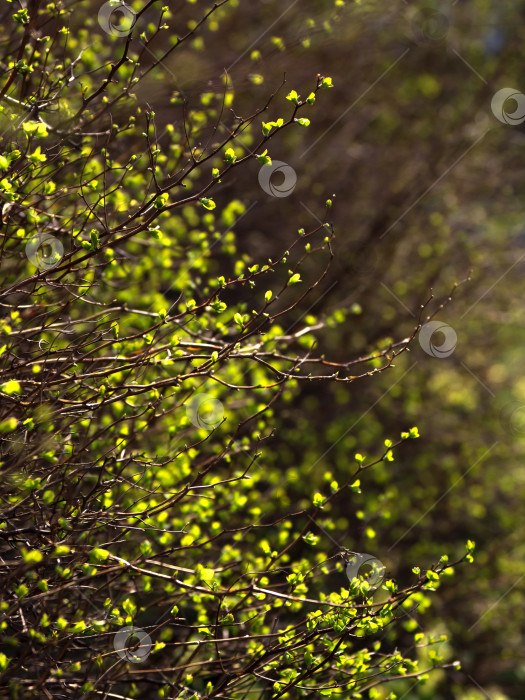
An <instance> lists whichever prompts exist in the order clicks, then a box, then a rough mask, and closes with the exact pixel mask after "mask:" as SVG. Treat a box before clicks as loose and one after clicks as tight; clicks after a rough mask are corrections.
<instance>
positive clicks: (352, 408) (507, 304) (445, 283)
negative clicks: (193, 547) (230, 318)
mask: <svg viewBox="0 0 525 700" xmlns="http://www.w3.org/2000/svg"><path fill="white" fill-rule="evenodd" d="M229 12H230V14H229V16H227V17H226V19H225V23H223V24H221V28H220V32H218V33H217V34H214V33H213V32H206V33H205V44H206V51H203V52H201V53H200V54H199V50H198V49H199V47H198V46H196V47H195V51H188V52H187V60H184V56H183V55H182V57H181V54H178V57H177V59H174V63H173V65H170V70H171V71H172V72H173V86H170V89H171V87H173V88H174V89H177V90H179V91H181V93H182V94H183V95H184V96H185V97H187V98H188V99H190V100H191V99H192V98H194V97H196V96H198V95H199V94H200V93H201V92H202V90H203V89H205V86H206V85H207V84H211V83H210V81H212V83H213V84H217V82H218V81H219V79H220V72H221V70H222V69H223V68H224V69H228V73H229V76H230V80H231V86H232V88H233V90H234V92H235V103H234V109H235V114H237V115H239V114H240V115H246V114H247V113H251V110H252V109H253V105H254V104H260V103H261V102H262V101H264V100H265V99H266V98H267V97H268V96H269V95H270V94H271V93H273V92H274V91H275V90H277V89H279V88H280V89H281V90H286V92H284V93H283V94H286V93H287V92H288V91H289V90H290V89H295V90H297V91H298V92H299V93H301V94H302V95H306V94H307V93H308V92H309V90H310V87H311V85H312V79H313V78H314V76H315V74H316V73H321V74H323V75H330V76H331V77H332V78H333V82H334V88H333V89H332V90H330V91H328V92H327V93H326V99H325V100H324V101H323V104H322V107H321V106H319V108H318V109H317V110H316V113H315V116H313V117H312V124H311V126H310V128H309V129H306V130H299V129H297V130H292V131H289V132H287V133H286V134H285V135H284V136H283V137H281V139H280V141H279V142H278V143H273V146H272V151H271V155H272V158H274V159H279V160H282V161H284V162H286V163H288V164H289V165H290V166H292V167H293V168H294V170H295V172H296V174H297V185H296V188H295V189H294V191H293V193H292V194H290V196H288V197H286V198H285V197H282V198H281V197H270V196H268V195H266V194H265V193H264V192H263V191H262V190H261V188H260V187H259V184H258V180H257V164H256V163H254V164H253V167H252V166H248V167H247V168H246V173H245V177H243V178H240V179H238V181H237V182H236V183H235V182H234V183H231V182H230V184H228V185H227V186H226V185H225V186H224V190H223V192H221V191H220V190H219V191H218V192H216V193H215V194H214V196H215V200H216V201H217V203H218V206H220V202H221V198H223V199H224V202H227V201H229V199H231V197H232V196H236V197H240V198H241V199H242V200H243V201H244V202H245V203H246V204H247V206H251V209H250V210H249V211H248V213H247V214H246V215H245V216H244V217H243V218H242V221H241V222H239V223H238V224H237V225H236V226H234V230H235V231H236V234H237V239H238V245H239V247H240V248H241V249H243V250H245V251H246V252H248V253H249V254H250V255H251V256H253V257H254V258H255V259H257V260H260V259H264V257H265V256H271V255H272V253H273V252H275V250H277V249H278V248H279V246H280V245H281V244H282V242H283V241H287V240H293V237H294V235H295V232H296V231H297V229H298V228H301V227H305V228H308V227H312V226H314V225H315V223H316V219H318V220H321V221H323V220H324V202H325V200H326V198H327V197H332V199H333V200H334V206H333V208H332V210H331V211H330V220H331V221H333V223H334V227H335V232H336V241H335V246H334V251H335V261H334V264H333V266H332V268H331V271H330V273H329V275H328V276H327V278H326V279H325V280H324V282H323V285H322V287H321V288H319V290H318V300H317V302H316V303H315V304H314V305H313V306H312V301H311V300H309V301H308V303H307V304H305V305H303V307H301V308H299V309H298V310H297V317H298V318H299V317H302V316H304V314H305V313H308V314H312V315H314V316H318V317H319V318H324V317H326V316H327V315H329V314H330V313H331V312H332V311H333V310H334V309H336V308H339V307H344V308H346V309H348V314H347V316H346V318H345V320H344V322H343V323H340V324H334V327H333V328H332V329H331V330H330V332H329V333H328V334H326V335H325V336H323V339H322V341H321V342H322V343H324V347H326V350H327V352H328V351H330V353H331V355H332V356H333V357H335V358H336V359H339V360H340V361H343V360H344V359H348V357H349V356H351V357H358V356H360V355H361V354H364V353H365V352H366V351H367V350H369V349H370V348H374V347H383V345H384V343H388V339H394V340H399V339H402V338H404V337H406V336H407V335H409V334H410V332H411V331H412V329H413V328H414V325H415V323H416V321H417V316H418V314H419V309H420V305H421V304H423V303H424V302H425V301H426V300H427V299H428V298H429V295H430V291H431V289H432V290H433V293H434V296H435V299H436V300H437V301H441V300H445V299H447V297H448V296H449V293H450V291H451V290H452V288H453V286H454V284H455V283H456V282H460V281H461V280H463V279H465V278H466V277H467V276H468V275H469V271H470V270H471V271H472V272H471V279H470V281H469V282H468V283H466V284H464V285H461V286H460V287H459V288H458V289H457V290H456V292H455V294H454V297H453V302H452V303H451V304H449V305H447V306H446V307H445V308H444V309H443V310H442V311H441V312H440V313H439V314H438V315H437V316H436V318H437V320H439V321H441V322H443V323H444V324H447V325H449V326H451V327H452V328H453V329H454V331H455V332H456V334H457V346H456V349H455V351H454V352H453V353H452V354H451V355H450V356H448V357H445V358H436V357H432V356H431V355H429V354H428V353H426V352H424V351H423V349H422V348H421V347H420V344H419V343H417V342H416V343H415V344H414V345H413V347H412V350H411V352H410V353H406V354H404V355H403V356H402V357H401V358H400V359H399V361H398V362H397V363H396V367H395V368H393V369H391V370H389V371H388V372H384V373H382V374H381V375H380V376H379V377H377V376H376V377H366V378H364V379H362V380H359V381H358V382H354V383H353V384H352V385H351V386H350V387H347V386H345V385H330V386H328V385H323V386H321V385H319V384H316V383H314V384H311V385H308V386H307V387H306V390H304V387H303V391H302V393H301V395H300V397H298V398H297V399H296V400H295V399H293V398H290V399H289V400H288V403H287V406H286V409H285V411H284V413H283V412H282V411H281V415H284V418H283V419H282V420H281V421H280V423H281V424H280V425H279V426H278V430H277V432H276V435H275V437H274V439H273V441H272V448H273V449H272V450H270V449H268V446H267V449H266V452H265V459H266V460H267V461H268V460H272V459H273V460H274V463H275V466H276V467H280V468H282V469H283V470H284V469H286V470H292V471H293V472H294V473H295V474H296V477H297V478H296V479H293V474H292V476H291V477H290V479H291V484H292V485H291V486H290V487H289V489H288V490H287V497H288V498H289V499H291V500H292V502H294V501H295V500H296V501H297V502H298V503H299V502H300V501H301V498H303V497H304V498H307V496H308V494H309V493H311V491H312V484H313V485H314V486H320V485H322V484H323V483H325V479H326V478H327V477H326V473H329V474H331V475H332V476H333V478H335V479H336V480H339V481H340V482H341V481H342V480H343V479H344V476H345V475H347V474H348V473H349V471H350V469H351V468H352V465H353V464H354V457H353V455H354V452H355V451H356V450H359V451H361V452H363V451H365V452H366V455H367V457H373V456H379V453H380V449H381V448H380V446H381V445H382V441H383V440H384V439H385V438H389V437H395V436H397V435H398V434H399V432H400V431H401V430H405V429H407V428H408V427H409V426H411V425H417V426H418V427H419V430H420V434H421V439H420V440H418V441H416V442H414V443H411V444H410V446H409V448H408V447H407V449H405V450H404V451H403V452H402V454H400V455H399V457H398V458H397V459H396V461H395V462H393V463H391V464H386V465H385V464H382V465H379V466H378V467H376V468H374V469H372V470H370V471H369V472H368V473H367V474H366V475H365V476H364V478H363V479H362V486H363V493H362V494H360V495H359V494H353V495H352V500H351V501H340V502H338V503H337V504H336V505H335V506H334V510H333V511H332V517H333V519H334V521H335V523H336V529H335V530H332V532H331V535H332V537H333V538H334V539H335V540H336V541H337V542H338V543H339V544H340V545H342V546H347V547H349V548H352V549H355V550H356V551H366V552H371V553H373V554H374V555H375V556H377V557H378V558H380V559H381V560H382V561H384V562H385V564H386V566H387V569H388V570H389V572H390V573H391V574H392V575H394V576H395V577H396V578H397V580H398V581H399V582H400V583H401V584H403V583H407V582H408V577H409V574H410V570H411V567H412V566H413V565H414V563H417V564H419V565H421V566H422V567H423V566H430V565H431V564H432V563H433V562H435V561H437V559H438V558H439V556H440V555H441V554H442V553H444V552H447V553H449V554H450V555H451V556H454V555H456V554H458V553H461V551H462V547H463V544H464V542H465V540H466V539H467V538H471V539H474V540H475V541H476V543H477V557H476V564H475V565H474V566H473V567H468V568H467V567H463V568H460V570H459V571H458V572H457V573H456V574H455V575H454V576H452V577H448V582H447V583H446V584H443V585H442V586H441V588H440V591H439V592H438V593H437V594H436V595H435V596H434V605H433V609H432V611H431V612H430V613H429V615H430V616H431V619H433V624H434V626H435V631H437V632H446V633H448V634H450V636H451V649H450V658H459V659H460V660H461V662H462V670H460V671H457V672H451V673H448V672H447V673H446V674H445V673H442V674H441V675H437V676H436V677H434V678H433V680H432V682H431V683H430V684H429V685H427V686H426V687H423V686H422V687H419V688H417V690H416V689H414V690H412V691H409V692H408V694H407V695H406V696H403V697H406V698H416V697H417V698H461V699H465V700H466V699H467V698H468V699H474V698H480V699H481V698H487V697H490V698H492V700H497V698H505V697H507V698H523V697H524V691H523V688H524V687H525V658H524V653H523V650H524V643H523V642H524V640H523V633H524V627H525V625H524V623H525V613H524V609H523V605H522V601H523V592H524V590H525V564H524V549H525V548H524V544H523V525H524V514H525V508H524V497H525V483H524V474H525V472H524V469H523V456H524V436H525V381H524V378H523V374H522V358H523V340H524V328H523V311H524V307H523V302H522V297H521V293H522V290H523V282H522V275H523V269H524V265H523V261H522V257H523V256H524V255H525V249H524V242H525V238H524V233H525V224H524V219H523V208H524V201H523V188H524V185H525V172H524V167H523V163H524V162H525V161H524V159H523V154H524V151H525V125H524V124H516V125H508V124H504V123H502V122H501V121H499V120H498V119H497V118H495V116H494V114H493V112H492V110H491V101H492V98H493V96H494V94H495V93H496V92H497V91H498V90H500V89H502V88H506V87H510V88H514V89H515V90H516V91H517V92H519V91H520V89H524V90H525V83H524V78H523V71H522V66H523V58H524V14H525V4H524V3H523V2H520V1H519V0H514V1H513V2H505V1H503V2H499V3H497V4H496V3H489V2H483V1H476V2H470V1H467V0H465V1H458V2H455V3H454V2H442V3H440V2H434V3H421V2H419V3H415V2H402V1H399V2H395V3H390V2H384V1H382V2H381V1H374V0H371V1H365V0H363V1H362V2H344V3H343V2H335V3H334V2H322V1H319V0H318V1H315V2H307V1H304V0H302V1H301V2H300V3H299V2H288V3H286V4H285V3H283V2H272V1H269V2H249V3H248V2H246V3H242V2H241V3H238V5H237V7H235V8H231V7H230V10H229ZM196 56H197V57H198V58H196ZM284 78H285V79H286V85H285V86H284V88H281V83H282V81H283V79H284ZM156 90H158V92H157V94H156V96H157V98H159V100H160V101H161V102H162V88H161V87H160V86H157V87H156ZM167 101H168V100H167V93H166V103H167ZM505 107H506V108H507V112H512V111H513V110H514V109H515V107H516V105H513V104H512V100H511V102H510V105H509V104H507V103H506V105H505ZM168 109H169V108H168V105H167V104H166V115H167V114H168ZM231 116H232V115H231V113H229V114H228V113H227V114H225V119H224V121H225V122H226V123H231ZM274 116H279V115H278V114H277V113H275V114H273V113H272V107H270V110H269V114H268V118H273V117H274ZM236 145H239V143H237V144H236ZM241 145H242V142H241ZM250 168H251V170H250ZM276 177H277V176H276ZM332 195H335V197H333V196H332ZM432 308H435V302H434V306H433V307H432ZM434 340H435V339H434ZM439 342H440V341H439V340H437V343H438V344H439ZM367 450H368V451H367ZM312 465H313V468H312ZM319 534H321V536H322V537H326V536H325V535H324V534H323V533H319ZM326 548H327V550H330V548H332V549H333V543H332V542H331V541H330V540H329V539H328V538H326ZM426 624H427V625H428V622H427V623H426ZM417 625H418V616H417V613H415V614H413V615H412V618H411V619H407V621H406V622H405V628H406V630H407V640H408V639H409V637H408V634H409V633H410V632H412V633H413V631H414V630H415V629H416V628H417Z"/></svg>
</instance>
